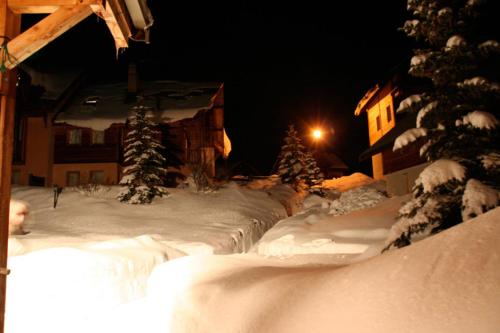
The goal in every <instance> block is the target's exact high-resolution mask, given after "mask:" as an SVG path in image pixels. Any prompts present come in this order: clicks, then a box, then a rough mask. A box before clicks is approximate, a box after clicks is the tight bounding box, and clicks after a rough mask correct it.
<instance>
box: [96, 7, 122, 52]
mask: <svg viewBox="0 0 500 333" xmlns="http://www.w3.org/2000/svg"><path fill="white" fill-rule="evenodd" d="M91 8H92V10H93V11H94V13H96V15H97V16H99V17H101V18H102V19H103V20H104V21H105V22H106V25H107V26H108V29H109V31H110V32H111V35H113V39H114V40H115V46H116V49H117V51H118V49H120V48H123V47H128V38H129V37H130V36H132V28H131V27H132V23H131V22H130V19H129V17H128V14H127V13H128V12H127V8H126V7H125V5H124V4H123V3H122V2H121V1H119V0H108V1H106V3H105V4H102V3H101V4H95V5H91Z"/></svg>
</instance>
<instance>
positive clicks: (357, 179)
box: [322, 172, 385, 192]
mask: <svg viewBox="0 0 500 333" xmlns="http://www.w3.org/2000/svg"><path fill="white" fill-rule="evenodd" d="M366 185H369V186H373V187H375V188H377V189H379V190H381V191H385V182H384V181H377V180H375V179H373V178H371V177H369V176H367V175H365V174H363V173H360V172H355V173H353V174H351V175H349V176H344V177H340V178H333V179H326V180H325V181H323V184H322V186H323V187H324V188H326V189H329V190H337V191H340V192H345V191H347V190H350V189H352V188H356V187H359V186H366Z"/></svg>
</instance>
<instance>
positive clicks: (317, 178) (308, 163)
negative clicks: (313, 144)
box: [303, 150, 324, 193]
mask: <svg viewBox="0 0 500 333" xmlns="http://www.w3.org/2000/svg"><path fill="white" fill-rule="evenodd" d="M303 164H304V169H303V174H304V176H303V177H304V178H303V179H304V181H305V183H306V185H307V186H308V187H309V191H310V192H317V193H321V190H320V189H319V188H318V187H319V186H321V183H323V180H324V175H323V173H322V172H321V169H320V168H319V167H318V164H317V163H316V159H315V158H314V156H313V155H312V153H311V152H310V151H308V150H307V151H306V152H305V153H304V162H303Z"/></svg>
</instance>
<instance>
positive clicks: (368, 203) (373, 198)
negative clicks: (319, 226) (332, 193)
mask: <svg viewBox="0 0 500 333" xmlns="http://www.w3.org/2000/svg"><path fill="white" fill-rule="evenodd" d="M386 199H387V196H386V195H385V193H382V192H380V191H379V190H377V189H375V188H373V187H369V186H361V187H356V188H353V189H350V190H348V191H346V192H343V193H342V194H341V195H340V198H338V199H337V200H335V201H333V202H332V203H331V205H330V212H329V214H331V215H335V216H336V215H344V214H347V213H350V212H352V211H356V210H361V209H365V208H369V207H373V206H375V205H377V204H378V203H379V202H381V201H383V200H386Z"/></svg>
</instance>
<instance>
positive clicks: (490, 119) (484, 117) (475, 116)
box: [455, 110, 498, 130]
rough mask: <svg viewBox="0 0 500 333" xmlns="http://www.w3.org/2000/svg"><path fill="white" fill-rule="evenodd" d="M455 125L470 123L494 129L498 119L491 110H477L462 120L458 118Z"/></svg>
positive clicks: (473, 125) (477, 126)
mask: <svg viewBox="0 0 500 333" xmlns="http://www.w3.org/2000/svg"><path fill="white" fill-rule="evenodd" d="M455 125H456V126H461V125H470V126H472V127H476V128H480V129H488V130H492V129H495V128H496V127H497V125H498V119H497V118H496V117H495V116H494V115H492V114H491V113H489V112H485V111H478V110H476V111H473V112H470V113H468V114H466V115H465V116H463V118H462V120H457V121H456V122H455Z"/></svg>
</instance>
